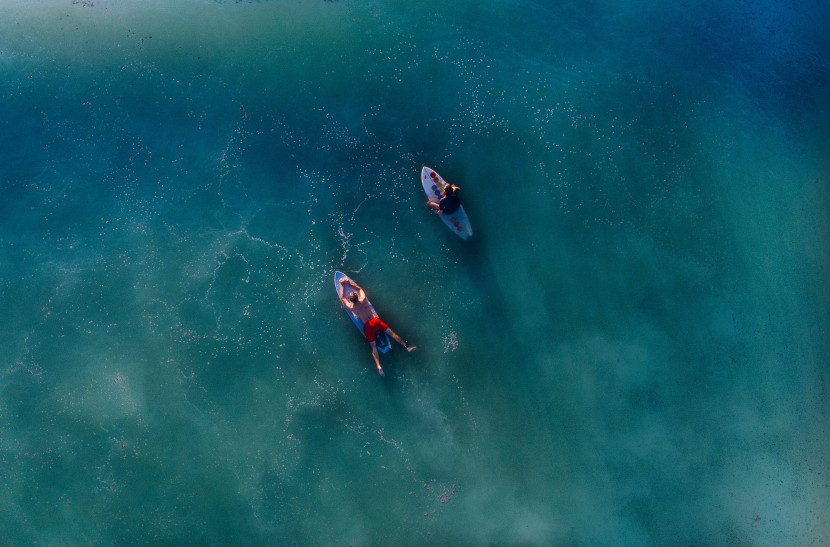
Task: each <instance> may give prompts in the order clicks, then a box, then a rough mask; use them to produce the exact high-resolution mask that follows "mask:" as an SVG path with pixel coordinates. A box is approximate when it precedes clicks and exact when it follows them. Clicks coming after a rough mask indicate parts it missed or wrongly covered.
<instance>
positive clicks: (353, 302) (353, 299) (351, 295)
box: [349, 292, 357, 304]
mask: <svg viewBox="0 0 830 547" xmlns="http://www.w3.org/2000/svg"><path fill="white" fill-rule="evenodd" d="M349 300H351V302H352V304H357V293H356V292H353V293H352V294H350V295H349Z"/></svg>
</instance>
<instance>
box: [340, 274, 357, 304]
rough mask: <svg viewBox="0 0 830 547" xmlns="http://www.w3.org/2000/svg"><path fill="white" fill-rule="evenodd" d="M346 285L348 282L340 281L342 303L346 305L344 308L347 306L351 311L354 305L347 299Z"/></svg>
mask: <svg viewBox="0 0 830 547" xmlns="http://www.w3.org/2000/svg"><path fill="white" fill-rule="evenodd" d="M345 283H346V280H345V279H341V280H340V301H341V302H343V305H344V306H346V307H347V308H349V309H352V308H353V307H354V304H352V303H351V302H350V301H349V299H348V298H346V286H345Z"/></svg>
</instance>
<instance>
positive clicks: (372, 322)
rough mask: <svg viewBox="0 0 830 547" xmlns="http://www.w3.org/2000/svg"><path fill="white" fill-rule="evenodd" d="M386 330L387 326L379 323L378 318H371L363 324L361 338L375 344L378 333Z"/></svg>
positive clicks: (381, 322)
mask: <svg viewBox="0 0 830 547" xmlns="http://www.w3.org/2000/svg"><path fill="white" fill-rule="evenodd" d="M388 328H389V325H387V324H386V323H384V322H383V321H381V320H380V317H372V318H371V319H369V320H368V321H366V322H365V323H363V336H365V337H366V340H368V341H369V342H377V341H378V333H380V332H383V331H385V330H386V329H388Z"/></svg>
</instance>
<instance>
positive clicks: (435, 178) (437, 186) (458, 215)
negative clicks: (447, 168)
mask: <svg viewBox="0 0 830 547" xmlns="http://www.w3.org/2000/svg"><path fill="white" fill-rule="evenodd" d="M446 184H447V181H445V180H444V179H443V178H441V175H439V174H438V173H436V172H435V171H434V170H433V169H430V168H429V167H427V166H426V165H424V166H423V167H422V168H421V185H422V186H423V187H424V192H426V194H427V198H429V199H430V201H434V202H436V203H437V202H439V201H441V198H442V197H443V195H444V194H443V193H442V192H443V191H444V186H446ZM438 216H439V217H441V220H443V221H444V224H446V225H447V228H449V229H450V230H452V231H453V232H455V234H456V235H457V236H458V237H460V238H461V239H467V238H469V237H470V236H472V235H473V227H472V226H471V225H470V219H469V218H468V217H467V213H466V212H465V211H464V206H463V205H462V206H461V207H459V208H458V210H457V211H456V212H454V213H452V214H450V215H448V214H443V215H438Z"/></svg>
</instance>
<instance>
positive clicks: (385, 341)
mask: <svg viewBox="0 0 830 547" xmlns="http://www.w3.org/2000/svg"><path fill="white" fill-rule="evenodd" d="M341 279H346V280H349V281H351V279H350V278H349V276H348V275H346V274H344V273H343V272H334V290H335V291H336V292H337V299H338V300H340V280H341ZM353 292H355V290H354V287H352V286H351V285H349V284H348V283H347V284H346V285H345V287H344V289H343V296H345V297H346V298H348V297H349V295H350V294H352V293H353ZM364 292H365V291H364ZM366 304H368V305H369V308H370V309H371V310H372V315H374V316H375V317H377V315H378V314H377V313H376V312H375V308H374V306H372V303H371V302H369V297H368V296H367V297H366ZM340 305H341V306H343V309H344V310H346V314H348V316H349V318H350V319H351V320H352V323H354V325H355V326H356V327H357V330H359V331H360V334H361V336H362V335H363V321H361V320H360V319H358V317H357V316H356V315H355V314H354V312H352V310H350V309H349V308H347V307H346V306H345V305H344V304H343V301H342V300H340ZM375 346H376V347H377V348H378V351H379V352H381V353H386V352H387V351H389V348H390V347H392V342H391V340H389V335H388V334H386V333H385V332H379V333H378V338H377V341H376V342H375Z"/></svg>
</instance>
